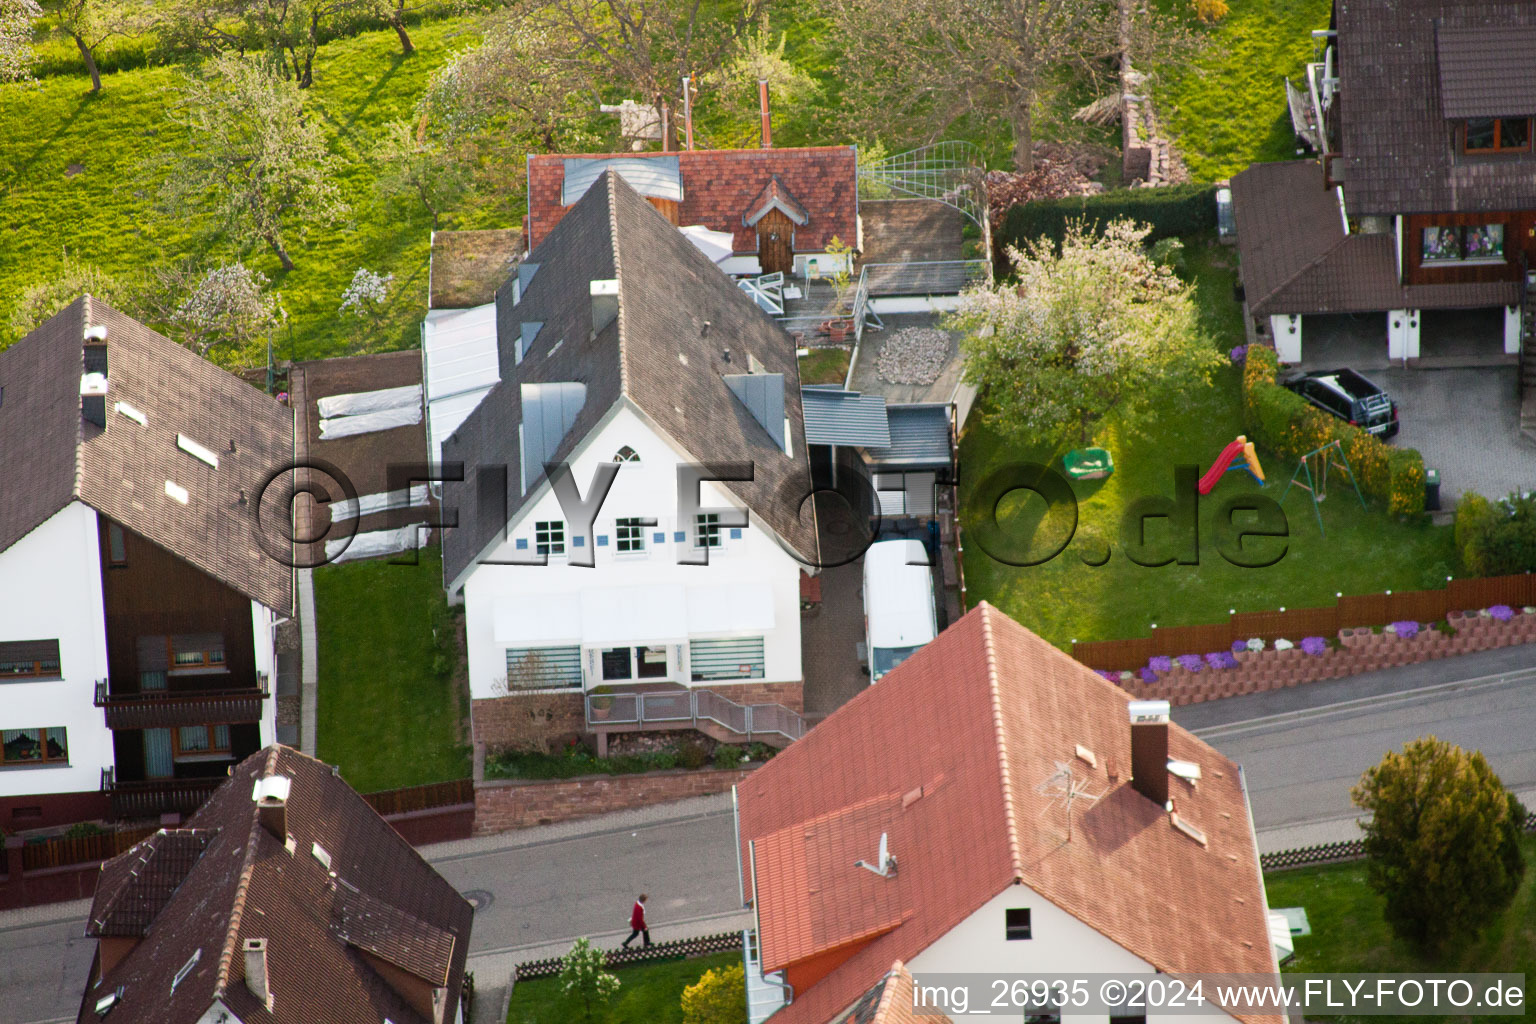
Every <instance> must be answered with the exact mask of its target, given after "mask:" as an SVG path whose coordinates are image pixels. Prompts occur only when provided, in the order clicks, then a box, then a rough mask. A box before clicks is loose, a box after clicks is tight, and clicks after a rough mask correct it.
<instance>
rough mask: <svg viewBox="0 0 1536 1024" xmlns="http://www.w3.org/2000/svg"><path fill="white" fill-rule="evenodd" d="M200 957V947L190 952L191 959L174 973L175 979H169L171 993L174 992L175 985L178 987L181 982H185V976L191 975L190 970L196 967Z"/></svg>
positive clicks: (201, 952) (201, 955)
mask: <svg viewBox="0 0 1536 1024" xmlns="http://www.w3.org/2000/svg"><path fill="white" fill-rule="evenodd" d="M202 957H203V950H202V947H198V948H197V949H195V950H193V951H192V956H191V958H190V959H189V960H188V961H187V962H186V963H184V964H182V965H181V970H179V971H177V972H176V977H174V978H172V979H171V991H172V992H175V991H176V986H177V985H180V984H181V983H182V982H183V981H186V980H187V975H189V974H191V973H192V968H194V967H196V966H197V962H198V961H199V960H201V959H202Z"/></svg>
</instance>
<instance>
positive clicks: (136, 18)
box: [44, 0, 151, 92]
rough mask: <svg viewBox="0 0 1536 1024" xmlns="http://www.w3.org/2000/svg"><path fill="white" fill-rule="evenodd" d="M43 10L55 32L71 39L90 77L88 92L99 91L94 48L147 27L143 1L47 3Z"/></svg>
mask: <svg viewBox="0 0 1536 1024" xmlns="http://www.w3.org/2000/svg"><path fill="white" fill-rule="evenodd" d="M44 10H45V11H46V12H47V14H48V15H49V16H50V18H51V20H52V22H53V24H54V25H56V26H57V27H58V30H59V32H61V33H62V34H64V35H65V36H67V37H69V38H70V39H72V40H73V41H74V43H75V46H76V48H77V49H79V51H80V59H81V61H83V62H84V63H85V70H86V72H87V73H89V74H90V76H91V92H101V72H100V71H98V70H97V68H96V48H97V47H99V46H100V45H101V44H102V43H104V42H106V41H107V40H108V39H111V38H112V37H113V36H116V35H134V34H135V33H138V32H141V31H143V30H144V28H146V27H147V26H148V24H149V14H150V10H151V5H149V4H146V3H144V2H143V0H47V2H46V5H45V7H44Z"/></svg>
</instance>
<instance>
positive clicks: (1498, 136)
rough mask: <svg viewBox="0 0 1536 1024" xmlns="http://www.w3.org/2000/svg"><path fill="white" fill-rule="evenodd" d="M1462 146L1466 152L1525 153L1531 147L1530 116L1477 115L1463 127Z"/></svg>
mask: <svg viewBox="0 0 1536 1024" xmlns="http://www.w3.org/2000/svg"><path fill="white" fill-rule="evenodd" d="M1461 142H1462V144H1461V148H1462V151H1463V152H1466V153H1525V152H1529V151H1530V148H1531V119H1530V118H1528V117H1475V118H1470V119H1469V120H1468V121H1467V123H1466V125H1465V126H1464V127H1463V129H1462V137H1461Z"/></svg>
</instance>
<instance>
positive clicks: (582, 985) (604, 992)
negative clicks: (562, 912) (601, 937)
mask: <svg viewBox="0 0 1536 1024" xmlns="http://www.w3.org/2000/svg"><path fill="white" fill-rule="evenodd" d="M607 966H608V955H607V954H606V953H604V952H603V951H602V950H600V949H597V948H595V947H594V946H593V945H592V942H591V940H590V939H586V938H580V939H577V940H576V941H575V942H574V943H572V944H571V951H570V952H569V953H567V954H565V956H563V957H561V959H560V990H561V991H562V992H564V993H565V994H566V995H569V996H575V997H576V998H577V999H580V1000H581V1003H582V1006H583V1007H584V1008H585V1009H586V1020H587V1024H592V1010H593V1009H594V1008H596V1007H601V1006H604V1005H606V1004H607V1003H608V1001H609V1000H611V999H612V998H613V996H614V993H616V992H618V990H619V978H618V976H617V975H615V974H613V973H611V972H610V971H608V970H607Z"/></svg>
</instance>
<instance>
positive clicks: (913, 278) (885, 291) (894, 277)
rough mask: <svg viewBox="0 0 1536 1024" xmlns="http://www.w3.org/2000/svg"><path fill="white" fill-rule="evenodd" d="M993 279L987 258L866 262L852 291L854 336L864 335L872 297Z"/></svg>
mask: <svg viewBox="0 0 1536 1024" xmlns="http://www.w3.org/2000/svg"><path fill="white" fill-rule="evenodd" d="M991 279H992V264H991V262H990V261H988V260H926V261H913V262H910V263H866V264H864V265H863V266H862V267H861V268H859V281H858V285H857V286H856V287H855V288H854V292H853V313H852V318H853V339H854V343H855V344H857V343H858V342H859V341H862V340H863V338H864V326H865V324H866V322H867V321H868V320H869V319H870V318H872V317H874V319H875V324H876V326H879V325H880V324H879V318H878V317H876V316H875V314H874V313H873V312H872V310H871V308H870V302H871V300H873V299H878V298H882V297H885V298H888V297H891V296H896V295H922V296H928V295H957V294H959V293H960V292H962V291H964V290H965V289H966V288H969V287H970V286H972V285H975V284H985V283H986V282H988V281H990V280H991Z"/></svg>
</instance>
